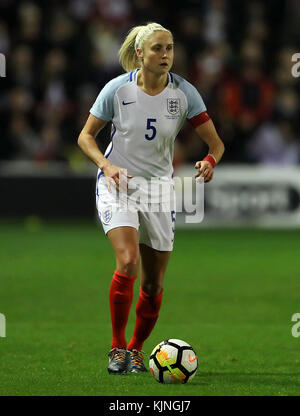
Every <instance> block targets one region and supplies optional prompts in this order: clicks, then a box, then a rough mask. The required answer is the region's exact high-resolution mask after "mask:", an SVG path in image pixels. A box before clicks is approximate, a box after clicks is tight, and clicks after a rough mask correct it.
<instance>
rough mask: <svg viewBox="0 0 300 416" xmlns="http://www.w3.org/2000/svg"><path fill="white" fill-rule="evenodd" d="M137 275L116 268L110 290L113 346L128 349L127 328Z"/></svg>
mask: <svg viewBox="0 0 300 416" xmlns="http://www.w3.org/2000/svg"><path fill="white" fill-rule="evenodd" d="M135 279H136V276H132V277H131V276H127V275H126V274H123V273H120V272H118V271H117V270H115V273H114V275H113V279H112V282H111V285H110V290H109V304H110V315H111V323H112V332H113V335H112V344H111V348H115V347H118V348H122V349H126V345H127V343H126V339H125V328H126V324H127V321H128V315H129V311H130V306H131V303H132V298H133V286H134V282H135Z"/></svg>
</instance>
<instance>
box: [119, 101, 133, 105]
mask: <svg viewBox="0 0 300 416" xmlns="http://www.w3.org/2000/svg"><path fill="white" fill-rule="evenodd" d="M133 103H135V101H128V103H125V101H124V100H123V101H122V104H123V105H128V104H133Z"/></svg>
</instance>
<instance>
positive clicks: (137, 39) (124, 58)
mask: <svg viewBox="0 0 300 416" xmlns="http://www.w3.org/2000/svg"><path fill="white" fill-rule="evenodd" d="M156 31H165V32H169V33H170V35H171V36H172V33H171V32H170V30H168V29H166V28H164V27H163V26H162V25H160V24H159V23H148V24H146V25H144V26H135V27H134V28H132V29H131V30H130V32H129V33H128V35H127V36H126V39H125V41H124V42H123V44H122V46H121V48H120V50H119V59H120V63H121V65H122V67H123V68H124V69H125V71H126V72H129V71H132V70H134V69H136V68H140V66H141V63H140V60H139V58H138V56H137V53H136V51H137V49H138V48H142V47H143V45H144V43H145V41H146V39H148V37H149V36H150V35H152V33H153V32H156Z"/></svg>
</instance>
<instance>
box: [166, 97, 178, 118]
mask: <svg viewBox="0 0 300 416" xmlns="http://www.w3.org/2000/svg"><path fill="white" fill-rule="evenodd" d="M167 109H168V112H169V113H170V114H172V115H175V114H178V113H179V110H180V99H179V98H168V99H167Z"/></svg>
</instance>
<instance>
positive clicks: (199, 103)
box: [178, 77, 206, 119]
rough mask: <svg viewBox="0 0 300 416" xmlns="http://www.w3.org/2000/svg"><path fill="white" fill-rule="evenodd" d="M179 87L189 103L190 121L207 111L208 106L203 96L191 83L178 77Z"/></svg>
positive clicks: (188, 115) (188, 116)
mask: <svg viewBox="0 0 300 416" xmlns="http://www.w3.org/2000/svg"><path fill="white" fill-rule="evenodd" d="M178 87H179V88H180V89H181V90H182V91H183V92H184V94H185V96H186V99H187V102H188V112H187V118H188V119H189V118H192V117H195V116H197V115H198V114H201V113H203V112H204V111H206V106H205V104H204V101H203V100H202V97H201V95H200V94H199V92H198V90H197V89H196V88H195V87H194V86H193V85H192V84H191V83H189V82H188V81H186V80H185V79H183V78H181V77H178Z"/></svg>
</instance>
